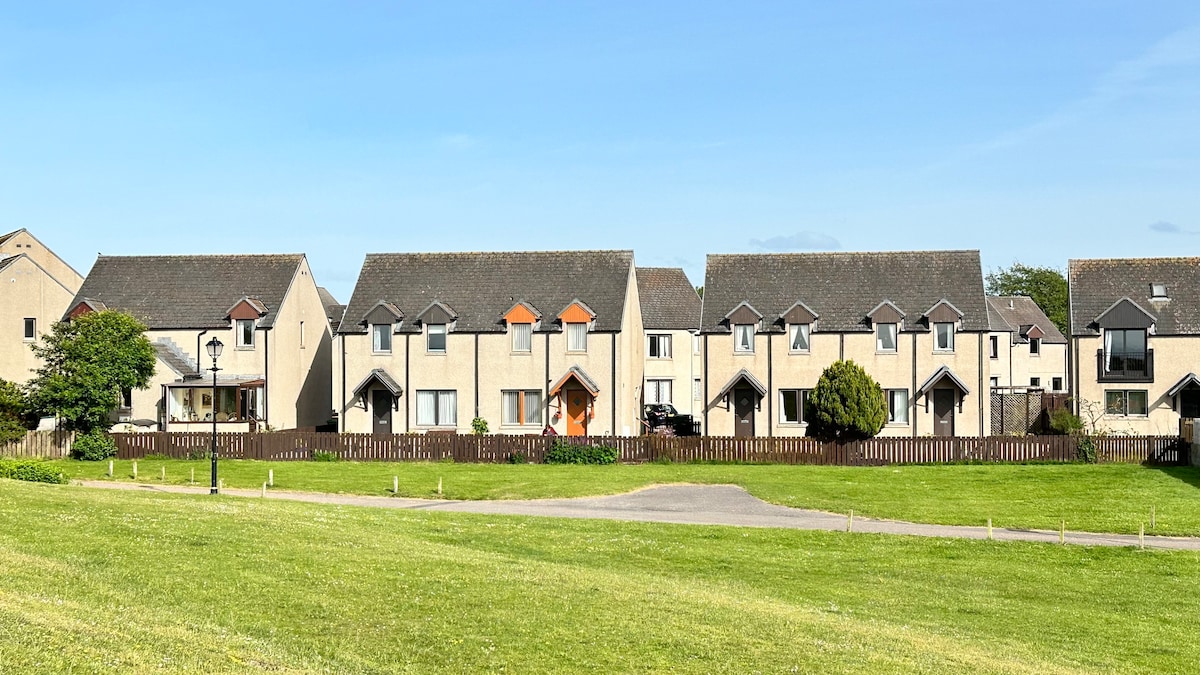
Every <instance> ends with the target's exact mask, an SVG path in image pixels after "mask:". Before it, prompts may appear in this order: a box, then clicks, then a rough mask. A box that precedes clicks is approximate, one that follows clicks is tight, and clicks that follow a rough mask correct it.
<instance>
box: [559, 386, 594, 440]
mask: <svg viewBox="0 0 1200 675" xmlns="http://www.w3.org/2000/svg"><path fill="white" fill-rule="evenodd" d="M563 398H565V399H567V435H568V436H587V408H588V405H587V404H588V398H589V396H588V393H587V392H586V391H584V390H582V389H564V390H563Z"/></svg>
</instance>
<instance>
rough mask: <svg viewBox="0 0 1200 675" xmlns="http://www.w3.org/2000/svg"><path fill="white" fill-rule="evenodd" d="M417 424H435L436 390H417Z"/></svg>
mask: <svg viewBox="0 0 1200 675" xmlns="http://www.w3.org/2000/svg"><path fill="white" fill-rule="evenodd" d="M417 424H418V425H421V426H432V425H434V424H437V392H436V391H418V392H417Z"/></svg>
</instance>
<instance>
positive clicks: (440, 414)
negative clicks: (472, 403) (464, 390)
mask: <svg viewBox="0 0 1200 675" xmlns="http://www.w3.org/2000/svg"><path fill="white" fill-rule="evenodd" d="M437 423H438V424H439V425H454V424H458V392H456V391H453V390H451V391H439V392H438V393H437Z"/></svg>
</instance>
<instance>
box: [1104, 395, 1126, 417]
mask: <svg viewBox="0 0 1200 675" xmlns="http://www.w3.org/2000/svg"><path fill="white" fill-rule="evenodd" d="M1104 412H1106V413H1108V414H1109V415H1124V414H1125V392H1123V391H1106V392H1104Z"/></svg>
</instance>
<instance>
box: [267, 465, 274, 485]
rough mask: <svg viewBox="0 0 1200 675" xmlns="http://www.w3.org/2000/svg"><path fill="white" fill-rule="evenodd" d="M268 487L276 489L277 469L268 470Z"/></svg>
mask: <svg viewBox="0 0 1200 675" xmlns="http://www.w3.org/2000/svg"><path fill="white" fill-rule="evenodd" d="M267 485H270V486H271V487H275V469H267Z"/></svg>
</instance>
